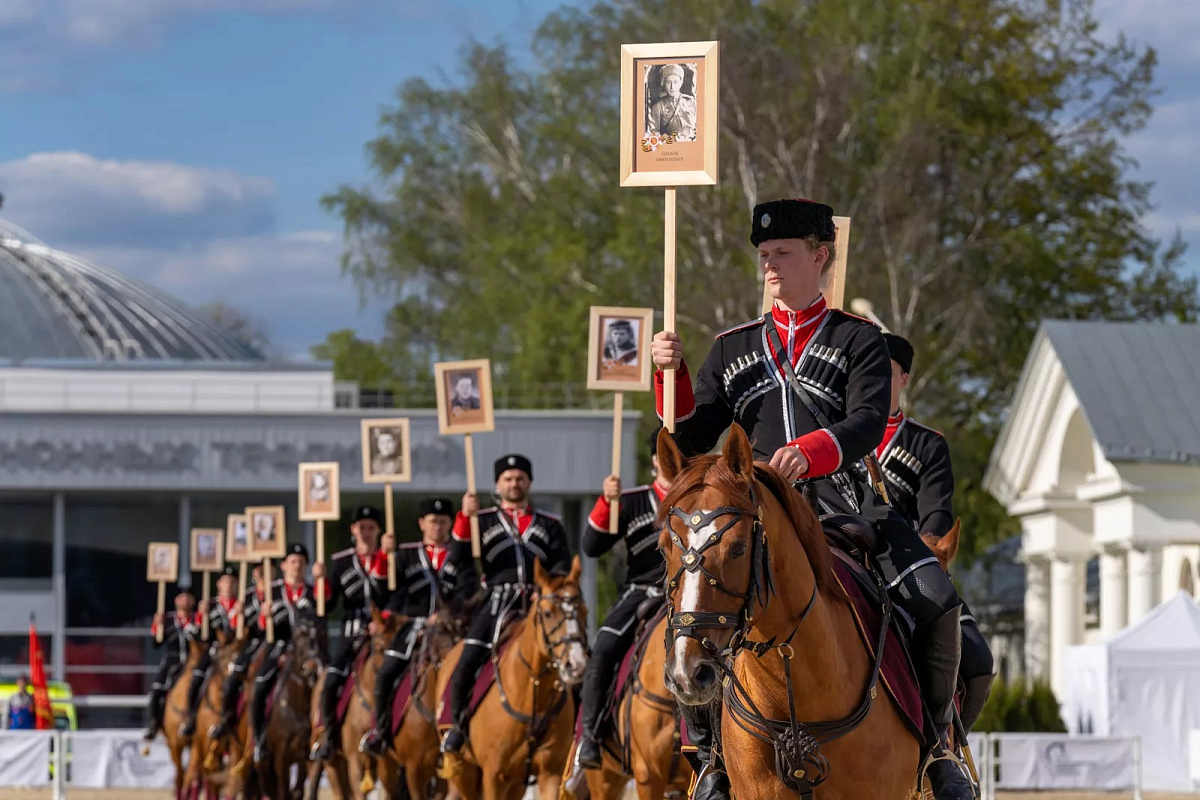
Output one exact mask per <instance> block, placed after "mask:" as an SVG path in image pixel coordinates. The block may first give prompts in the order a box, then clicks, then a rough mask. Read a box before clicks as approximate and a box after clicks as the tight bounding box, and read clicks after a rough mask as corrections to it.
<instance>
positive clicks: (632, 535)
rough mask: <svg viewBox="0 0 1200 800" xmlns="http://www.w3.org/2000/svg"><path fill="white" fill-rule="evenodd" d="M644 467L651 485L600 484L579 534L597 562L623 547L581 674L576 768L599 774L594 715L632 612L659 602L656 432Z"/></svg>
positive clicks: (631, 629) (614, 480) (623, 646)
mask: <svg viewBox="0 0 1200 800" xmlns="http://www.w3.org/2000/svg"><path fill="white" fill-rule="evenodd" d="M650 461H651V463H652V464H653V465H654V474H655V478H654V482H653V483H652V484H650V485H649V486H638V487H636V488H633V489H630V490H629V491H627V492H622V491H621V479H620V478H619V477H617V476H616V475H609V476H608V477H607V478H605V479H604V494H603V495H602V496H601V497H600V498H599V499H598V500H597V501H596V506H595V507H594V508H593V509H592V513H591V514H589V515H588V526H587V528H586V529H585V530H584V532H583V542H582V546H583V552H584V554H585V555H587V556H589V557H591V558H599V557H600V556H602V555H604V554H605V553H607V552H608V551H609V550H611V549H612V548H613V546H614V545H616V543H617V542H620V541H623V542H625V553H626V561H625V565H626V569H625V584H624V585H623V586H622V587H621V588H620V590H618V592H617V595H618V597H617V602H616V603H614V604H613V607H612V608H611V609H609V612H608V616H607V617H606V618H605V619H604V624H603V625H601V626H600V629H599V630H598V631H597V632H596V641H595V644H594V645H593V646H592V655H591V656H590V657H589V658H588V665H587V671H586V672H584V673H583V691H582V702H583V733H582V735H581V736H580V739H579V766H581V767H583V768H584V769H600V766H601V758H602V756H601V753H600V740H601V738H602V737H601V731H600V725H601V722H602V720H601V719H600V715H601V713H602V712H603V710H604V699H605V697H607V696H608V693H609V691H610V690H611V689H612V684H613V680H614V679H615V677H616V674H617V670H618V669H619V668H620V666H621V660H622V659H623V658H624V657H625V653H626V652H627V651H628V650H629V648H630V646H632V645H633V637H634V636H635V635H636V634H637V623H638V618H637V612H638V608H639V607H640V606H641V605H642V603H644V602H645V601H646V600H647V599H648V598H657V599H658V600H659V603H660V604H661V603H662V602H664V599H663V591H662V583H663V579H664V578H665V577H666V567H665V564H664V562H663V556H662V553H661V552H659V550H658V526H657V525H656V524H655V519H656V518H657V515H658V504H659V503H660V502H662V499H663V498H664V497H666V494H667V491H668V490H669V489H670V488H671V484H670V483H669V482H667V481H666V480H664V479H663V478H662V477H661V476H659V475H658V431H657V430H655V431H654V435H653V436H651V437H650ZM618 498H619V499H620V502H621V505H620V508H619V509H618V519H617V532H616V533H615V534H612V533H609V532H608V531H609V514H610V510H611V508H612V501H613V500H617V499H618Z"/></svg>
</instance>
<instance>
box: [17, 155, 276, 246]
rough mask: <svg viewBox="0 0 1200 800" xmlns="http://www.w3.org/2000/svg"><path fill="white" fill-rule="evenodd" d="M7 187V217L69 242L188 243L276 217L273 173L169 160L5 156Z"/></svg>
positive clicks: (256, 227)
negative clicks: (11, 158) (241, 171)
mask: <svg viewBox="0 0 1200 800" xmlns="http://www.w3.org/2000/svg"><path fill="white" fill-rule="evenodd" d="M0 192H3V193H4V194H5V196H6V199H5V207H4V213H5V216H6V217H8V218H9V219H11V220H12V221H13V222H15V223H17V224H18V225H21V226H22V227H24V228H27V229H28V230H29V231H30V232H31V233H34V234H35V235H36V236H38V237H39V238H41V239H44V240H45V241H47V242H49V243H51V244H53V245H55V246H61V247H68V246H71V245H76V244H91V245H96V244H116V243H121V242H130V241H136V242H138V243H139V244H142V245H151V244H153V245H158V246H168V245H174V246H182V245H185V244H188V243H195V242H202V241H206V240H208V239H211V238H213V237H215V236H245V235H250V234H256V233H263V232H266V231H269V230H271V229H272V228H273V227H274V223H275V219H274V213H275V212H274V202H275V191H274V186H273V184H272V182H271V181H270V180H268V179H266V178H260V177H254V176H247V175H241V174H239V173H236V172H231V171H228V170H216V169H206V168H199V167H190V166H186V165H183V164H175V163H171V162H165V161H112V160H101V159H97V158H95V157H93V156H90V155H87V154H86V153H77V152H56V153H35V154H33V155H30V156H27V157H25V158H22V159H18V160H15V161H7V162H3V163H0ZM65 209H69V210H70V212H69V213H64V210H65Z"/></svg>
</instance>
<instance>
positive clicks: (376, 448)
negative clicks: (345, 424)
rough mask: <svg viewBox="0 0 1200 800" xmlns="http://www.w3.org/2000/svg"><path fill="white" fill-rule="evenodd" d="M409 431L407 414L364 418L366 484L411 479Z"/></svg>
mask: <svg viewBox="0 0 1200 800" xmlns="http://www.w3.org/2000/svg"><path fill="white" fill-rule="evenodd" d="M410 431H411V426H410V425H409V421H408V419H407V418H405V417H400V418H396V419H364V420H363V421H362V459H363V462H362V471H363V483H408V482H409V481H411V480H412V439H411V436H410ZM334 519H337V517H334Z"/></svg>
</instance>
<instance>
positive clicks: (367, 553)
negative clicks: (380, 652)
mask: <svg viewBox="0 0 1200 800" xmlns="http://www.w3.org/2000/svg"><path fill="white" fill-rule="evenodd" d="M352 520H353V521H352V522H351V524H350V533H351V535H352V536H353V537H354V547H352V548H350V549H349V550H342V551H341V552H339V553H334V554H333V557H332V564H331V565H330V568H329V573H330V574H329V576H328V578H327V579H326V581H325V586H326V590H327V591H331V592H332V598H331V601H332V602H331V603H330V604H328V605H326V607H325V613H326V614H328V613H329V612H330V610H331V609H332V606H333V605H336V603H337V601H338V599H339V598H340V599H341V601H342V605H343V610H344V617H345V621H344V622H343V625H342V646H341V649H340V650H339V651H338V653H337V655H336V656H335V657H334V658H333V660H332V661H331V662H330V664H329V666H328V667H326V669H325V686H324V687H323V689H322V691H321V724H320V725H319V726H318V727H317V731H316V734H317V735H316V741H315V742H314V743H313V748H312V753H311V754H310V756H309V757H310V758H311V759H312V760H314V761H324V760H327V759H328V758H329V757H330V756H331V755H333V751H334V749H335V748H336V747H337V743H338V738H339V737H338V736H337V732H338V718H337V707H338V694H339V693H340V692H341V690H342V687H343V686H344V685H345V684H346V678H347V677H349V675H350V668H351V666H352V665H353V664H354V659H355V657H356V656H357V655H358V652H359V650H360V649H361V648H362V646H363V643H364V642H366V641H367V636H368V633H369V627H370V623H371V606H372V605H374V606H375V607H376V608H383V607H384V606H385V605H387V598H388V590H387V574H388V573H387V554H388V551H389V550H390V549H391V548H392V547H393V544H392V542H391V541H390V537H384V536H383V525H384V520H383V514H381V513H380V512H379V509H377V508H375V507H374V506H359V507H357V508H355V509H354V516H353V517H352ZM381 538H385V539H389V541H385V542H383V545H384V547H383V548H381V547H380V539H381ZM313 577H314V578H315V579H320V578H324V577H326V576H325V568H324V566H323V565H322V564H317V565H315V566H314V567H313Z"/></svg>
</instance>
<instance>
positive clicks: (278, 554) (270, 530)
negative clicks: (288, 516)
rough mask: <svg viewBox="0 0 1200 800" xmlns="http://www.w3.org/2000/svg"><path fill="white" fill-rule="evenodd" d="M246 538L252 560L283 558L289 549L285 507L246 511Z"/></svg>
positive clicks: (267, 507) (260, 507)
mask: <svg viewBox="0 0 1200 800" xmlns="http://www.w3.org/2000/svg"><path fill="white" fill-rule="evenodd" d="M246 536H247V538H248V540H249V546H250V559H251V560H252V561H258V560H260V559H263V558H283V551H284V549H285V548H286V547H287V531H285V530H284V514H283V506H250V507H249V508H247V509H246Z"/></svg>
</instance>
